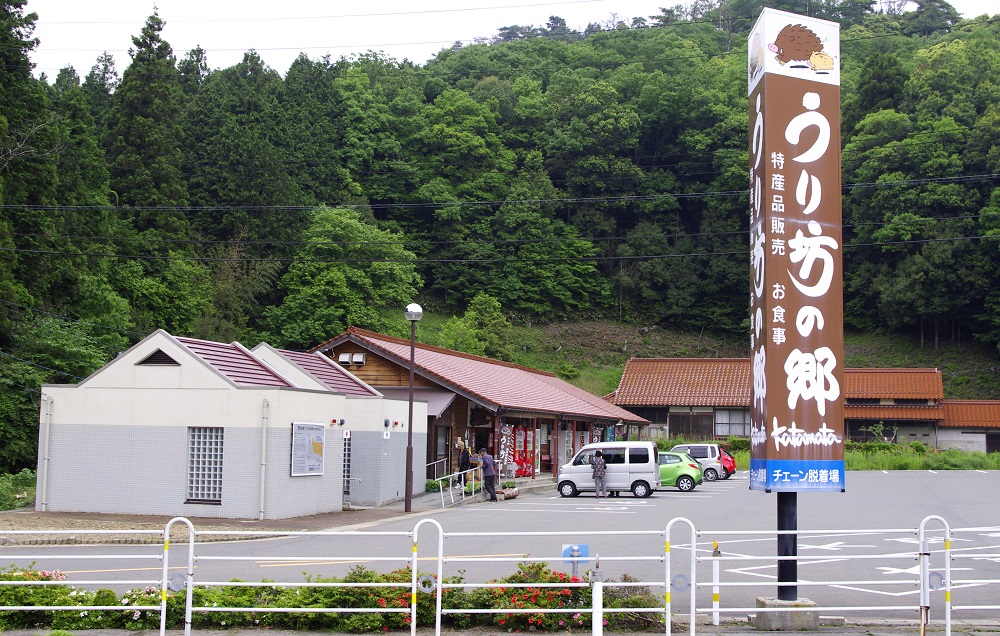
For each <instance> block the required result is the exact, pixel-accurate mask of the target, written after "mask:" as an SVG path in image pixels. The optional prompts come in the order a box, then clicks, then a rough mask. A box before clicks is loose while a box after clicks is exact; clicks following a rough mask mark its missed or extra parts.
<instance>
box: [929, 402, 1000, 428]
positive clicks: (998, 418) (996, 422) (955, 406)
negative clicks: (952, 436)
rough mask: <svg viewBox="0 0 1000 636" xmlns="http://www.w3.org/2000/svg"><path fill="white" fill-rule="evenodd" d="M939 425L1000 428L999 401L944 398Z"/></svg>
mask: <svg viewBox="0 0 1000 636" xmlns="http://www.w3.org/2000/svg"><path fill="white" fill-rule="evenodd" d="M941 406H942V407H944V413H945V418H944V422H942V423H941V426H962V427H981V428H1000V401H997V400H945V401H943V402H942V403H941Z"/></svg>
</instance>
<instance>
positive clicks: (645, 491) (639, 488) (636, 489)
mask: <svg viewBox="0 0 1000 636" xmlns="http://www.w3.org/2000/svg"><path fill="white" fill-rule="evenodd" d="M651 494H653V490H652V489H651V488H650V487H649V484H647V483H646V482H644V481H637V482H635V483H634V484H632V495H633V496H634V497H636V498H637V499H644V498H646V497H648V496H650V495H651Z"/></svg>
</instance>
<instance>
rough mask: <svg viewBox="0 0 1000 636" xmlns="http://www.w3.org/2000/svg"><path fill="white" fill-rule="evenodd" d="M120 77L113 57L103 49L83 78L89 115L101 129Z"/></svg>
mask: <svg viewBox="0 0 1000 636" xmlns="http://www.w3.org/2000/svg"><path fill="white" fill-rule="evenodd" d="M120 82H121V78H120V77H119V76H118V71H116V70H115V58H114V56H113V55H111V54H110V53H108V52H107V51H105V52H104V53H102V54H101V55H99V56H98V57H97V63H96V64H94V66H92V67H91V69H90V72H89V73H87V77H85V78H84V80H83V94H84V96H85V97H86V98H87V105H88V106H89V107H90V116H91V117H93V118H94V125H95V126H97V127H98V129H100V130H103V128H104V120H105V119H106V118H107V116H108V111H110V110H111V103H112V97H111V95H112V94H113V93H114V92H115V90H116V89H117V88H118V84H119V83H120Z"/></svg>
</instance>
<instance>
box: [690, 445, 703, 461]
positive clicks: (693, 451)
mask: <svg viewBox="0 0 1000 636" xmlns="http://www.w3.org/2000/svg"><path fill="white" fill-rule="evenodd" d="M687 452H688V454H689V455H691V457H694V458H696V459H708V447H707V446H692V447H691V448H688V449H687Z"/></svg>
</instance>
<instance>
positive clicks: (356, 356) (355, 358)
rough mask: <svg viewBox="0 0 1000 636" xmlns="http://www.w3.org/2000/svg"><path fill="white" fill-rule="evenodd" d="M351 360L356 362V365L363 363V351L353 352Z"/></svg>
mask: <svg viewBox="0 0 1000 636" xmlns="http://www.w3.org/2000/svg"><path fill="white" fill-rule="evenodd" d="M351 362H352V363H354V364H356V365H358V366H360V365H363V364H364V363H365V354H363V353H355V354H353V355H352V356H351Z"/></svg>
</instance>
